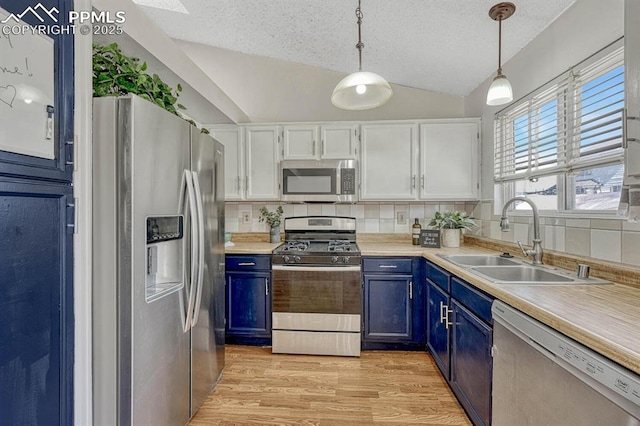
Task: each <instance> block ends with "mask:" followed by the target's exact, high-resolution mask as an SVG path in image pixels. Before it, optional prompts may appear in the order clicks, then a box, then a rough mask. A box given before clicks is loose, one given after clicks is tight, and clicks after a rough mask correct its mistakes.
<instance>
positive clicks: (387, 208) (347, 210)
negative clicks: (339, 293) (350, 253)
mask: <svg viewBox="0 0 640 426" xmlns="http://www.w3.org/2000/svg"><path fill="white" fill-rule="evenodd" d="M477 204H478V203H477V202H473V203H471V202H466V203H465V202H457V203H453V202H447V203H437V202H435V203H434V202H420V203H410V202H395V203H394V202H361V203H357V204H282V203H272V204H269V203H264V202H262V203H233V202H227V203H225V221H226V226H225V231H226V232H235V233H245V232H267V225H266V224H265V223H261V222H259V220H258V219H259V217H260V212H259V210H260V208H261V207H267V209H269V210H270V211H273V210H275V209H276V208H277V207H278V205H281V206H282V209H283V210H284V217H292V216H307V215H322V216H350V217H355V218H356V230H357V232H362V233H369V234H376V233H382V234H411V225H412V224H413V222H414V220H415V218H418V219H419V221H420V224H421V225H422V227H423V228H426V225H427V223H429V221H430V220H431V218H433V215H434V214H435V212H437V211H440V212H445V211H451V210H458V211H466V212H467V213H469V214H471V213H472V212H473V211H474V209H475V208H476V205H477ZM403 217H404V223H402V222H403V221H402V220H401V219H402V218H403ZM399 219H400V220H399Z"/></svg>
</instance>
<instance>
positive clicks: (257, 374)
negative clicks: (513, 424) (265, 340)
mask: <svg viewBox="0 0 640 426" xmlns="http://www.w3.org/2000/svg"><path fill="white" fill-rule="evenodd" d="M249 424H254V425H257V424H259V425H321V426H322V425H353V426H355V425H386V424H388V425H400V424H401V425H417V424H422V425H470V424H471V423H470V422H469V420H468V418H467V416H466V415H465V414H464V411H463V410H462V408H461V407H460V405H459V404H458V402H457V400H456V399H455V397H454V396H453V394H452V393H451V391H450V390H449V388H448V386H447V385H446V383H445V382H444V380H443V379H442V377H441V376H440V373H439V371H438V369H437V367H436V365H435V364H434V362H433V359H432V358H431V357H430V356H429V355H428V354H426V353H424V352H398V351H393V352H392V351H366V352H363V353H362V356H361V357H360V358H351V357H332V356H311V355H274V354H271V348H257V347H247V346H227V347H226V366H225V369H224V374H223V377H222V380H221V381H220V383H218V385H217V386H216V388H215V389H214V391H213V392H212V393H211V395H209V398H208V399H207V401H206V402H205V403H204V405H203V406H202V407H201V408H200V410H199V411H198V413H196V415H195V416H194V418H193V420H192V421H191V423H190V425H191V426H203V425H249Z"/></svg>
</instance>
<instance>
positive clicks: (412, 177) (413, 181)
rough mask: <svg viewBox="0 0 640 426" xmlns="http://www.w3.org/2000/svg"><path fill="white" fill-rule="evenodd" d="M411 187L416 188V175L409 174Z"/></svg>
mask: <svg viewBox="0 0 640 426" xmlns="http://www.w3.org/2000/svg"><path fill="white" fill-rule="evenodd" d="M411 189H416V175H413V176H411Z"/></svg>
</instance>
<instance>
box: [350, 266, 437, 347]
mask: <svg viewBox="0 0 640 426" xmlns="http://www.w3.org/2000/svg"><path fill="white" fill-rule="evenodd" d="M423 261H424V260H423V259H422V258H417V257H416V258H398V257H393V258H386V257H366V258H363V261H362V265H363V268H362V269H363V275H362V285H363V291H362V295H363V303H362V310H363V312H362V319H363V328H362V349H365V350H367V349H374V350H376V349H403V350H421V349H423V348H424V342H425V337H424V336H425V333H424V285H423V284H422V282H423V280H422V270H423V268H422V265H423Z"/></svg>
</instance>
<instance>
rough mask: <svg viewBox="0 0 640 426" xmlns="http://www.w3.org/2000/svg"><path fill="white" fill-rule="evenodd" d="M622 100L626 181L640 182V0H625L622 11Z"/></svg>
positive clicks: (630, 182)
mask: <svg viewBox="0 0 640 426" xmlns="http://www.w3.org/2000/svg"><path fill="white" fill-rule="evenodd" d="M624 86H625V90H624V101H625V108H626V110H627V116H628V120H627V122H626V123H625V124H626V130H627V133H626V141H624V142H623V143H624V145H625V146H626V147H627V148H626V150H625V167H624V168H625V174H626V175H627V179H626V183H628V184H635V185H637V184H640V1H638V0H626V1H625V10H624Z"/></svg>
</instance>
